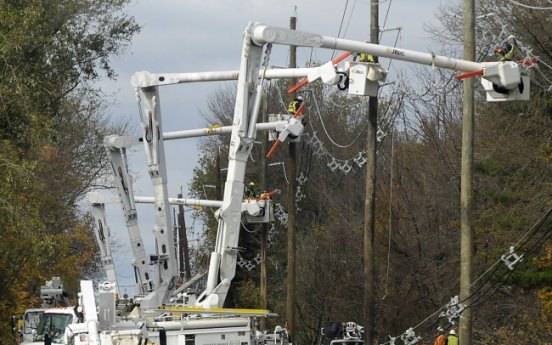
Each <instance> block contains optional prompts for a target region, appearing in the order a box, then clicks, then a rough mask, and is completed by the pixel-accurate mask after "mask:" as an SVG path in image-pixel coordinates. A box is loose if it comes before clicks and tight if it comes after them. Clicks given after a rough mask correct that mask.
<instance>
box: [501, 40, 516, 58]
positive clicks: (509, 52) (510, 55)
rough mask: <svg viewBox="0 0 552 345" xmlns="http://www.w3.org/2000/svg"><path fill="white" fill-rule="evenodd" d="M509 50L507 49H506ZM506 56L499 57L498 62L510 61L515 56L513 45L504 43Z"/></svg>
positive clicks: (514, 46)
mask: <svg viewBox="0 0 552 345" xmlns="http://www.w3.org/2000/svg"><path fill="white" fill-rule="evenodd" d="M508 48H509V49H508ZM506 49H508V51H507V52H506V54H504V55H503V56H501V57H500V61H511V60H512V58H513V57H514V55H516V53H517V52H516V45H515V44H513V43H506Z"/></svg>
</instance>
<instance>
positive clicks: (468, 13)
mask: <svg viewBox="0 0 552 345" xmlns="http://www.w3.org/2000/svg"><path fill="white" fill-rule="evenodd" d="M464 60H467V61H475V0H465V1H464ZM474 88H475V85H474V78H466V79H464V100H463V103H462V109H463V110H462V112H463V113H462V172H461V175H462V177H461V184H462V186H461V191H460V205H461V206H460V224H461V225H460V227H461V230H460V231H461V235H460V238H461V240H460V245H461V248H460V301H461V302H462V303H463V304H467V305H469V304H470V300H469V299H468V297H469V296H471V293H472V284H473V128H474V126H473V121H474ZM458 339H459V342H460V345H471V343H472V308H467V309H466V310H464V312H463V313H462V318H461V319H460V329H459V333H458Z"/></svg>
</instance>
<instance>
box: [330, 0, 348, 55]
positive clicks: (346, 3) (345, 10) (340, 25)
mask: <svg viewBox="0 0 552 345" xmlns="http://www.w3.org/2000/svg"><path fill="white" fill-rule="evenodd" d="M348 5H349V0H347V1H345V9H344V10H343V15H342V16H341V23H340V24H339V31H338V32H337V38H339V35H341V28H342V27H343V20H344V19H345V14H346V13H347V6H348ZM335 52H336V50H335V49H334V50H333V51H332V57H331V59H330V60H333V58H334V54H335Z"/></svg>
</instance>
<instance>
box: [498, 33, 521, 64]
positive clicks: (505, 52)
mask: <svg viewBox="0 0 552 345" xmlns="http://www.w3.org/2000/svg"><path fill="white" fill-rule="evenodd" d="M495 53H496V54H497V55H498V60H499V61H501V62H502V61H512V59H514V58H515V57H516V55H517V42H516V39H515V38H514V36H512V35H510V36H508V39H507V40H506V42H505V43H504V46H502V47H498V48H496V49H495Z"/></svg>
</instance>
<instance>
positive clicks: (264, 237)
mask: <svg viewBox="0 0 552 345" xmlns="http://www.w3.org/2000/svg"><path fill="white" fill-rule="evenodd" d="M263 122H264V123H266V122H268V93H266V92H265V93H264V94H263ZM262 133H263V134H262V135H263V137H262V143H263V144H262V145H263V150H262V152H268V150H269V148H268V131H263V132H262ZM261 175H262V182H261V193H262V192H265V191H268V158H266V155H263V161H262V166H261ZM268 228H269V224H268V223H264V224H263V226H262V228H261V309H268V287H267V275H268V271H267V267H268V266H267V253H268V230H269V229H268ZM261 329H262V330H265V329H268V325H267V318H266V317H262V318H261Z"/></svg>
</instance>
